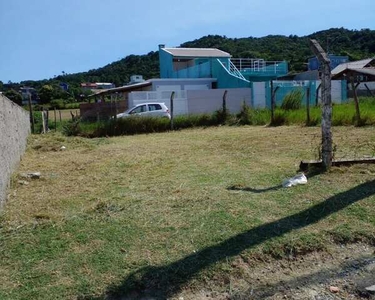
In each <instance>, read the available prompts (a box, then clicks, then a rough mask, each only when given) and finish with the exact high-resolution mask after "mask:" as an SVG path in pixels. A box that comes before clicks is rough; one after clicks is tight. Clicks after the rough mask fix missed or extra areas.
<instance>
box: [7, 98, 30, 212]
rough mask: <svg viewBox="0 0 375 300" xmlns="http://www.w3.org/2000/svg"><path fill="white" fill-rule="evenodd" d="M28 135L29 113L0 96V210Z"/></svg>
mask: <svg viewBox="0 0 375 300" xmlns="http://www.w3.org/2000/svg"><path fill="white" fill-rule="evenodd" d="M29 133H30V118H29V113H28V112H27V111H26V110H24V109H23V108H22V107H20V106H18V105H17V104H15V103H14V102H12V101H10V100H9V99H8V98H6V97H5V96H3V95H1V94H0V208H1V207H2V206H3V205H4V203H5V200H6V190H7V187H8V184H9V180H10V176H11V174H12V172H13V171H14V170H15V168H16V167H17V165H18V163H19V161H20V159H21V156H22V154H23V153H24V152H25V149H26V143H27V137H28V135H29Z"/></svg>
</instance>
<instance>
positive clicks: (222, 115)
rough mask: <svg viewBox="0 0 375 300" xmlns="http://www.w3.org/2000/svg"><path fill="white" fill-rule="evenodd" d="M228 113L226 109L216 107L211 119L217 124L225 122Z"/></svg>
mask: <svg viewBox="0 0 375 300" xmlns="http://www.w3.org/2000/svg"><path fill="white" fill-rule="evenodd" d="M229 116H230V114H229V110H228V109H222V108H220V109H218V110H217V111H215V112H214V114H213V115H212V119H213V120H215V123H216V124H217V125H219V124H225V123H226V122H227V121H228V118H229Z"/></svg>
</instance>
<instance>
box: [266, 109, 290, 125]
mask: <svg viewBox="0 0 375 300" xmlns="http://www.w3.org/2000/svg"><path fill="white" fill-rule="evenodd" d="M286 121H287V119H286V116H285V112H283V111H281V110H275V113H274V115H273V121H272V120H271V123H270V125H271V126H281V125H285V124H286V123H287V122H286Z"/></svg>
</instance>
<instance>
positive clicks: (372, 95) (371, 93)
mask: <svg viewBox="0 0 375 300" xmlns="http://www.w3.org/2000/svg"><path fill="white" fill-rule="evenodd" d="M365 87H366V89H367V91H368V92H369V94H370V95H371V97H375V95H374V93H373V92H372V91H371V90H370V88H369V87H368V86H367V84H366V83H365Z"/></svg>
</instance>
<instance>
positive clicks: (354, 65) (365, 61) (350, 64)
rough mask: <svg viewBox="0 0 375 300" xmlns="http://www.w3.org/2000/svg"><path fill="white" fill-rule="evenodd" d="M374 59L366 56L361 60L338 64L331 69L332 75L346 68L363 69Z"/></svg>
mask: <svg viewBox="0 0 375 300" xmlns="http://www.w3.org/2000/svg"><path fill="white" fill-rule="evenodd" d="M372 61H374V58H367V59H362V60H357V61H353V62H348V63H343V64H341V65H338V66H337V67H336V68H334V69H333V70H332V72H331V73H332V75H337V74H339V73H341V72H343V71H345V70H347V69H349V70H353V69H363V68H366V67H368V65H369V64H370V63H371V62H372Z"/></svg>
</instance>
